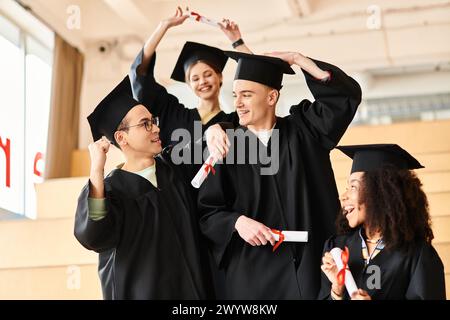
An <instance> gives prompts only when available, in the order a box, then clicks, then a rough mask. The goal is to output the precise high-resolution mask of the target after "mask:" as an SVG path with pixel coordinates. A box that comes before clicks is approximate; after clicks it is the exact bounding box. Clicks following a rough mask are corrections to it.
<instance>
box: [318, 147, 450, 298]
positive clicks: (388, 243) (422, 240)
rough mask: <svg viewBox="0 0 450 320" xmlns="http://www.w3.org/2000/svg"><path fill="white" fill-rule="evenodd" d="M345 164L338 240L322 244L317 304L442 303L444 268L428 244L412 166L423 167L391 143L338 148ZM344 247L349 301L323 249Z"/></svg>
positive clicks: (425, 208)
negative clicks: (352, 285)
mask: <svg viewBox="0 0 450 320" xmlns="http://www.w3.org/2000/svg"><path fill="white" fill-rule="evenodd" d="M338 149H339V150H341V151H342V152H343V153H345V154H346V155H347V156H349V157H350V158H352V159H353V164H352V169H351V174H350V176H349V178H348V182H347V189H346V191H345V192H344V193H343V194H342V196H341V204H342V214H341V215H339V216H338V221H337V222H338V223H337V225H338V226H339V230H338V235H337V236H333V237H331V238H330V239H329V240H328V241H327V242H326V243H325V246H324V256H323V265H322V270H323V276H322V289H321V294H320V298H321V299H327V298H328V299H330V298H331V299H334V300H342V299H353V300H372V299H373V300H387V299H389V300H404V299H409V300H425V299H445V280H444V267H443V264H442V261H441V259H440V258H439V255H438V254H437V252H436V250H435V249H434V248H433V246H432V245H431V240H432V239H433V231H432V229H431V225H430V215H429V211H428V201H427V197H426V195H425V193H424V192H423V190H422V187H421V186H422V184H421V182H420V180H419V178H417V176H416V174H415V173H414V172H413V171H412V170H413V169H420V168H423V166H422V165H421V164H420V163H419V161H417V160H416V159H415V158H414V157H413V156H412V155H410V154H409V153H408V152H407V151H406V150H404V149H402V148H401V147H400V146H398V145H396V144H370V145H354V146H341V147H338ZM335 247H339V248H341V249H344V248H345V247H347V248H348V252H349V253H348V268H349V269H350V271H351V273H352V275H353V278H354V279H355V282H356V285H357V287H358V288H359V289H358V291H356V292H354V293H353V295H352V296H351V297H350V296H349V294H348V293H347V291H346V290H345V287H344V285H343V281H341V282H339V281H338V276H337V275H338V270H337V267H336V264H335V262H334V260H333V258H332V256H331V254H330V250H331V249H333V248H335Z"/></svg>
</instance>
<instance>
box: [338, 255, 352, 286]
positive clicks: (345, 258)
mask: <svg viewBox="0 0 450 320" xmlns="http://www.w3.org/2000/svg"><path fill="white" fill-rule="evenodd" d="M348 257H349V251H348V248H347V247H345V249H344V250H343V251H342V252H341V260H342V269H341V270H339V272H338V274H337V280H338V284H339V285H340V286H343V285H344V284H345V270H348Z"/></svg>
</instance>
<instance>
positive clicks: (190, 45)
mask: <svg viewBox="0 0 450 320" xmlns="http://www.w3.org/2000/svg"><path fill="white" fill-rule="evenodd" d="M199 60H202V61H206V62H208V63H209V64H212V65H214V66H215V67H216V68H217V70H219V71H220V72H222V71H223V68H224V67H225V64H226V63H227V60H228V57H227V56H226V55H225V54H224V52H223V50H220V49H219V48H215V47H210V46H207V45H204V44H201V43H197V42H191V41H188V42H186V43H185V44H184V46H183V49H182V50H181V53H180V55H179V56H178V60H177V63H176V64H175V68H174V69H173V72H172V75H171V78H172V79H174V80H176V81H181V82H185V79H186V77H185V74H186V71H187V69H188V68H189V67H190V65H191V64H192V63H194V62H196V61H199Z"/></svg>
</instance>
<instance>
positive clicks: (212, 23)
mask: <svg viewBox="0 0 450 320" xmlns="http://www.w3.org/2000/svg"><path fill="white" fill-rule="evenodd" d="M199 16H200V20H197V19H198V16H197V13H195V12H189V18H190V19H192V20H195V21H200V22H203V23H206V24H209V25H210V26H213V27H220V26H219V23H218V22H217V21H214V20H211V19H208V18H206V17H204V16H202V15H199Z"/></svg>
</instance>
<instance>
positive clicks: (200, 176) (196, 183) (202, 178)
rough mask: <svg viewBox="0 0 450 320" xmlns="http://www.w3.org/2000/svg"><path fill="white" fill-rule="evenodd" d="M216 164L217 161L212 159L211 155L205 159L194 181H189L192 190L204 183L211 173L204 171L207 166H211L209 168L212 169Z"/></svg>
mask: <svg viewBox="0 0 450 320" xmlns="http://www.w3.org/2000/svg"><path fill="white" fill-rule="evenodd" d="M216 162H217V159H216V158H215V157H213V156H212V155H210V156H209V157H208V159H206V161H205V163H203V165H202V167H201V168H200V170H198V172H197V174H196V175H195V177H194V179H192V181H191V184H192V186H193V187H194V188H197V189H198V188H200V186H201V185H202V183H203V181H205V179H206V177H207V176H208V174H209V173H210V172H211V171H210V170H209V171H208V172H207V171H206V167H207V165H209V164H211V166H213V167H214V165H215V164H216Z"/></svg>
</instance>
